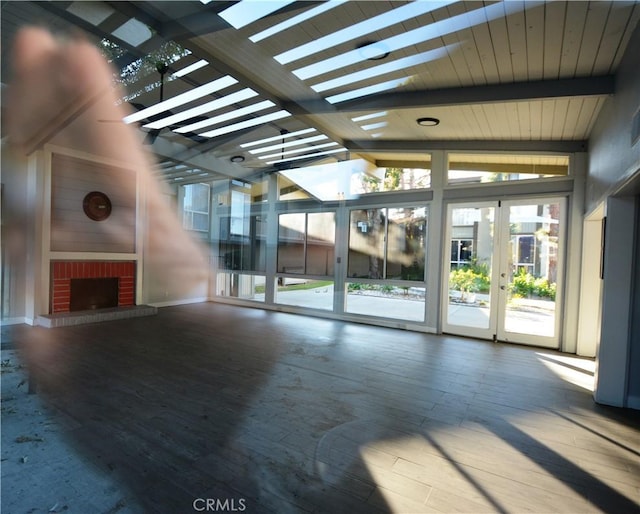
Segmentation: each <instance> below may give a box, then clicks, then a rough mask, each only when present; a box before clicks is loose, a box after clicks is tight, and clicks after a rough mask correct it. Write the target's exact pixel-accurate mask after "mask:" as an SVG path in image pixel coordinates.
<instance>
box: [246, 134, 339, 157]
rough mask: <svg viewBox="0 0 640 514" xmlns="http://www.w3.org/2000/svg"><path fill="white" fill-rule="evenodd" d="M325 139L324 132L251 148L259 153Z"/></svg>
mask: <svg viewBox="0 0 640 514" xmlns="http://www.w3.org/2000/svg"><path fill="white" fill-rule="evenodd" d="M323 139H328V138H327V136H325V135H324V134H319V135H317V136H311V137H306V138H304V139H295V140H294V141H289V142H287V143H280V144H276V145H271V146H264V147H262V148H258V149H256V150H249V153H250V154H259V153H264V152H270V151H271V150H281V149H282V148H290V147H292V146H298V145H304V144H307V143H313V142H315V141H321V140H323Z"/></svg>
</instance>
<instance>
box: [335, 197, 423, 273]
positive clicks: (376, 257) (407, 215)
mask: <svg viewBox="0 0 640 514" xmlns="http://www.w3.org/2000/svg"><path fill="white" fill-rule="evenodd" d="M426 234H427V217H426V208H425V207H402V208H391V207H381V208H370V209H357V210H352V211H351V213H350V223H349V261H348V262H349V265H348V273H347V274H348V276H349V277H351V278H371V279H394V280H414V281H420V282H422V281H424V266H425V248H426Z"/></svg>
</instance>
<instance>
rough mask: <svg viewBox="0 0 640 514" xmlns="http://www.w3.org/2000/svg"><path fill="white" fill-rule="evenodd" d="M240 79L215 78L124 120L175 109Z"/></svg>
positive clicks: (228, 77)
mask: <svg viewBox="0 0 640 514" xmlns="http://www.w3.org/2000/svg"><path fill="white" fill-rule="evenodd" d="M237 82H238V81H237V80H236V79H234V78H233V77H231V76H229V75H225V76H224V77H222V78H219V79H217V80H214V81H213V82H209V83H207V84H204V85H202V86H199V87H196V88H194V89H191V90H189V91H187V92H186V93H182V94H181V95H178V96H174V97H173V98H170V99H168V100H165V101H164V102H159V103H157V104H155V105H152V106H151V107H147V108H146V109H142V110H141V111H138V112H135V113H133V114H130V115H129V116H125V117H124V119H123V121H124V122H125V123H134V122H136V121H141V120H144V119H146V118H148V117H149V116H153V115H154V114H160V113H161V112H164V111H167V110H169V109H173V108H174V107H178V106H180V105H184V104H187V103H189V102H192V101H193V100H197V99H198V98H202V97H203V96H206V95H209V94H211V93H214V92H216V91H220V90H221V89H224V88H226V87H229V86H231V85H233V84H236V83H237Z"/></svg>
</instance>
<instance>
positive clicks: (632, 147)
mask: <svg viewBox="0 0 640 514" xmlns="http://www.w3.org/2000/svg"><path fill="white" fill-rule="evenodd" d="M638 48H640V26H638V27H637V28H636V30H635V31H634V33H633V35H632V36H631V40H630V41H629V45H628V46H627V51H626V53H625V55H624V57H623V59H622V62H621V63H620V67H619V69H618V72H617V74H616V92H615V95H613V96H612V97H610V98H608V99H607V100H606V101H605V104H604V106H603V108H602V110H601V111H600V114H599V115H598V118H597V120H596V123H595V125H594V128H593V131H592V133H591V136H590V138H589V176H588V179H587V191H586V212H591V211H592V210H593V209H594V208H596V207H597V206H598V204H600V203H601V202H602V201H604V200H605V199H606V197H607V196H608V195H610V194H612V193H613V192H614V191H615V190H616V189H617V188H618V187H619V185H620V184H622V183H623V182H625V181H626V180H628V179H630V178H631V177H632V176H633V175H634V174H636V173H639V170H640V141H636V142H635V144H633V141H632V137H631V134H632V118H633V116H634V115H635V114H636V113H637V112H638V110H639V109H640V73H638V70H640V52H638Z"/></svg>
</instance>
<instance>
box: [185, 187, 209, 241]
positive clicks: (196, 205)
mask: <svg viewBox="0 0 640 514" xmlns="http://www.w3.org/2000/svg"><path fill="white" fill-rule="evenodd" d="M183 188H184V201H183V207H182V226H183V227H184V228H186V229H187V230H195V231H198V232H208V231H209V190H210V188H209V184H186V185H184V186H183Z"/></svg>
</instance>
